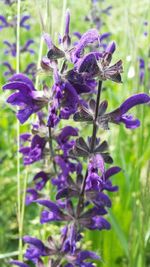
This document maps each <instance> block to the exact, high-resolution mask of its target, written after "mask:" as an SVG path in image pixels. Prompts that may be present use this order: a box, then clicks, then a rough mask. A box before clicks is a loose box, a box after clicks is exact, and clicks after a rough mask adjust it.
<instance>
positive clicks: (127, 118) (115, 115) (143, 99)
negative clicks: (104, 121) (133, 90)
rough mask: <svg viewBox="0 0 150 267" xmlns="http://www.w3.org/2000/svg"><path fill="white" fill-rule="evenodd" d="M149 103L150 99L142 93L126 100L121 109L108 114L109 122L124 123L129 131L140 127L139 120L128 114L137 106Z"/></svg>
mask: <svg viewBox="0 0 150 267" xmlns="http://www.w3.org/2000/svg"><path fill="white" fill-rule="evenodd" d="M148 102H150V97H149V96H148V95H147V94H144V93H141V94H136V95H133V96H131V97H129V98H128V99H127V100H125V102H123V104H122V105H121V106H120V107H119V108H117V109H116V110H114V111H113V112H111V113H109V114H108V116H109V120H110V121H111V122H113V123H116V124H119V123H124V124H125V126H126V128H129V129H134V128H137V127H139V126H140V121H139V120H138V119H134V117H133V116H132V115H129V114H126V112H128V110H130V109H131V108H133V107H134V106H136V105H140V104H145V103H148ZM104 116H105V115H104ZM106 116H107V115H106Z"/></svg>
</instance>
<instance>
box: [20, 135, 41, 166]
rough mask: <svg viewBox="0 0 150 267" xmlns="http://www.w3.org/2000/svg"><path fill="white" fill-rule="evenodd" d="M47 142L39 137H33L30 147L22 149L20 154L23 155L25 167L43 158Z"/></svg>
mask: <svg viewBox="0 0 150 267" xmlns="http://www.w3.org/2000/svg"><path fill="white" fill-rule="evenodd" d="M45 144H46V140H45V138H42V137H40V136H38V135H35V136H33V138H32V140H31V145H30V146H24V147H21V148H20V153H22V154H23V157H24V159H23V161H24V165H29V164H32V163H34V162H36V161H39V160H41V159H42V158H43V151H44V148H45Z"/></svg>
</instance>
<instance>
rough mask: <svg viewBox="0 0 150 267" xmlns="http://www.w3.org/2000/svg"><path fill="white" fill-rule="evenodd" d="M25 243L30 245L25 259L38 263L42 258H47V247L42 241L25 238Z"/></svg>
mask: <svg viewBox="0 0 150 267" xmlns="http://www.w3.org/2000/svg"><path fill="white" fill-rule="evenodd" d="M23 241H24V242H25V243H27V244H29V246H28V248H27V250H26V252H25V254H24V257H26V258H27V259H28V260H31V261H33V262H34V263H36V262H37V261H38V259H39V258H40V257H41V256H47V252H46V247H45V245H44V244H43V243H42V241H41V240H39V239H37V238H35V237H30V236H24V237H23Z"/></svg>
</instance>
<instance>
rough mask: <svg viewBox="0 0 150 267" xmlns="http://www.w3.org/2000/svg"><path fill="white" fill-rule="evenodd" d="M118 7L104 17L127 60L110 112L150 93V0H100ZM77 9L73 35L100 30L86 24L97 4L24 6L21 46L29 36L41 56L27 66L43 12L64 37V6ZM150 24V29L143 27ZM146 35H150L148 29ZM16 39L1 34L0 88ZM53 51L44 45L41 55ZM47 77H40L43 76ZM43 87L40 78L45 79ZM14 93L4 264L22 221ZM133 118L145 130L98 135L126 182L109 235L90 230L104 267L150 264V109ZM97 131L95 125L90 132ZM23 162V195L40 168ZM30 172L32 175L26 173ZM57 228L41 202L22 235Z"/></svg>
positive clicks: (0, 141) (3, 186) (0, 198)
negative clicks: (7, 46) (9, 45)
mask: <svg viewBox="0 0 150 267" xmlns="http://www.w3.org/2000/svg"><path fill="white" fill-rule="evenodd" d="M2 2H3V1H1V2H0V10H1V12H0V14H1V15H4V16H7V17H8V19H10V20H11V16H13V15H16V13H17V8H16V5H13V6H12V7H9V6H4V4H3V3H2ZM109 5H112V10H111V12H110V13H111V15H110V16H107V15H105V14H103V15H102V20H103V22H104V23H105V24H104V25H103V27H102V33H104V32H107V31H108V32H111V34H112V35H111V37H110V40H115V42H116V44H117V51H116V53H115V55H114V58H113V62H115V61H116V60H119V59H122V60H123V68H124V73H123V84H115V83H112V82H105V87H106V90H105V91H104V93H103V95H102V98H103V99H108V101H109V109H110V110H111V108H112V107H113V108H115V107H117V106H118V105H119V104H120V103H121V102H122V101H123V100H125V99H126V98H127V97H128V96H130V95H132V94H134V93H137V92H146V93H149V89H150V34H149V33H150V1H149V0H136V1H135V0H130V1H129V0H126V1H121V0H115V1H113V0H105V1H100V3H99V6H100V8H106V7H107V6H109ZM65 7H68V8H69V9H70V12H71V31H72V32H75V31H79V32H81V33H84V31H86V30H88V29H89V28H90V27H93V25H92V24H91V23H90V22H86V21H85V19H84V18H85V16H86V15H88V14H89V13H90V10H91V1H90V0H88V1H87V0H82V1H78V0H76V1H75V0H68V1H67V0H66V1H60V0H53V1H48V4H46V1H45V0H38V1H32V2H31V1H29V0H25V1H21V12H22V14H30V15H31V19H30V24H31V30H30V31H29V32H27V31H26V30H24V29H21V39H20V40H21V45H23V44H24V43H25V41H26V40H27V39H29V38H32V39H34V41H35V43H34V45H33V46H32V47H33V48H34V49H35V51H36V53H35V55H28V54H22V55H21V59H20V60H21V65H20V69H21V70H24V69H25V67H26V65H27V63H30V62H36V63H37V62H38V60H39V47H40V45H41V47H42V45H43V44H42V41H41V36H42V28H41V21H40V16H39V11H40V14H41V17H42V18H43V20H46V16H47V15H46V14H48V18H47V21H46V27H45V30H46V31H49V32H50V33H51V35H52V36H53V38H54V39H55V40H56V39H57V33H59V32H61V31H62V28H63V26H62V25H63V18H64V16H63V8H65ZM145 21H147V22H148V25H145V24H144V22H145ZM145 31H146V32H147V33H148V34H147V35H144V32H145ZM6 39H9V41H12V42H15V34H14V31H13V29H4V30H3V31H1V35H0V47H1V50H0V64H1V73H0V87H2V85H3V84H4V83H5V82H6V79H5V77H4V76H3V72H4V71H5V67H4V66H3V65H2V62H3V61H9V62H11V64H12V65H13V67H14V69H15V68H16V59H15V58H12V57H11V56H6V55H4V44H3V41H4V40H6ZM45 53H46V46H45V45H43V52H42V55H45ZM139 57H142V58H143V59H144V60H145V79H144V84H143V85H140V84H139V61H138V58H139ZM39 79H40V78H39ZM39 84H40V81H39ZM6 98H7V93H4V92H2V90H1V91H0V205H1V209H0V266H1V267H6V266H9V264H8V260H9V259H10V257H12V256H13V255H15V254H16V255H17V254H18V222H17V167H16V166H17V137H16V136H17V120H16V117H15V111H14V109H12V108H11V107H10V106H9V105H8V104H6V103H5V101H6ZM133 113H134V114H135V115H136V116H138V118H139V119H140V120H141V127H140V128H138V129H136V130H132V131H131V130H128V129H125V127H124V126H120V127H119V126H113V125H112V127H111V130H110V131H108V132H107V133H104V132H103V131H100V132H99V135H100V136H101V138H102V139H103V138H105V139H106V140H108V141H109V144H110V151H111V155H112V156H113V159H114V164H115V165H118V166H120V167H121V168H122V170H123V171H122V172H121V173H120V174H118V175H116V177H115V178H113V183H114V184H117V185H119V191H118V192H116V193H115V194H110V195H111V199H112V208H111V210H110V211H109V216H108V220H109V221H110V222H111V224H112V229H111V230H110V231H102V232H98V231H95V232H90V231H87V232H86V234H85V244H84V245H85V247H88V248H90V249H93V250H95V251H96V252H97V253H98V254H100V255H101V258H102V261H101V262H100V263H97V266H102V267H118V266H119V267H148V266H150V109H149V106H140V107H138V108H134V111H133ZM29 127H30V123H27V124H26V125H25V126H21V127H20V131H21V132H25V131H26V130H27V129H29ZM84 131H85V135H87V133H90V131H91V129H90V127H89V128H87V129H85V130H84ZM20 162H21V193H23V190H24V186H25V184H24V179H25V176H26V175H27V176H28V182H29V181H30V180H31V179H32V178H33V175H34V174H35V170H33V168H34V166H32V167H29V169H28V170H27V171H26V170H25V168H24V167H23V165H22V160H20ZM26 172H27V174H26ZM54 228H55V226H52V224H50V225H49V226H44V228H42V229H41V226H40V224H39V209H38V207H37V206H36V205H34V204H33V205H31V206H29V207H27V208H25V213H24V216H23V235H25V234H32V235H33V236H37V237H38V236H39V235H40V236H42V237H44V236H45V235H46V233H47V232H48V231H49V232H53V230H54Z"/></svg>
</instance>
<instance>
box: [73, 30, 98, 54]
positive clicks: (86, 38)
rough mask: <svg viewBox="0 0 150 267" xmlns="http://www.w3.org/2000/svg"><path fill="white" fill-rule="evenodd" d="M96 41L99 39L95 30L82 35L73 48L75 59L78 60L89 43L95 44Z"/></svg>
mask: <svg viewBox="0 0 150 267" xmlns="http://www.w3.org/2000/svg"><path fill="white" fill-rule="evenodd" d="M98 39H99V33H98V31H97V30H96V29H91V30H89V31H87V32H86V33H84V34H83V35H82V37H81V39H80V40H79V42H78V44H77V45H76V47H75V52H74V55H75V57H77V58H79V57H80V55H81V53H82V51H83V49H84V47H85V46H87V45H88V44H90V43H93V42H95V41H96V40H98Z"/></svg>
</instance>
